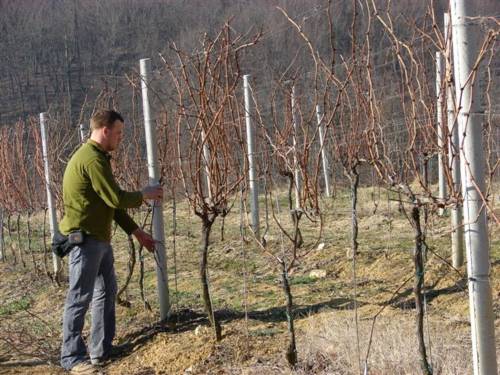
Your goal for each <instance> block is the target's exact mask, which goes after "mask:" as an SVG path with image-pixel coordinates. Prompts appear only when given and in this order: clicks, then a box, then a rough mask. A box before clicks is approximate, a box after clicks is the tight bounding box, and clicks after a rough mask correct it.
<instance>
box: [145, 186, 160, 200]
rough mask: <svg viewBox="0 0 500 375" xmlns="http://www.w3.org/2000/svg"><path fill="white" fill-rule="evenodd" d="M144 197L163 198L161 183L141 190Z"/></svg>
mask: <svg viewBox="0 0 500 375" xmlns="http://www.w3.org/2000/svg"><path fill="white" fill-rule="evenodd" d="M141 193H142V199H144V200H146V199H152V200H155V201H159V200H162V199H163V187H162V186H161V185H153V186H146V187H145V188H144V189H142V191H141Z"/></svg>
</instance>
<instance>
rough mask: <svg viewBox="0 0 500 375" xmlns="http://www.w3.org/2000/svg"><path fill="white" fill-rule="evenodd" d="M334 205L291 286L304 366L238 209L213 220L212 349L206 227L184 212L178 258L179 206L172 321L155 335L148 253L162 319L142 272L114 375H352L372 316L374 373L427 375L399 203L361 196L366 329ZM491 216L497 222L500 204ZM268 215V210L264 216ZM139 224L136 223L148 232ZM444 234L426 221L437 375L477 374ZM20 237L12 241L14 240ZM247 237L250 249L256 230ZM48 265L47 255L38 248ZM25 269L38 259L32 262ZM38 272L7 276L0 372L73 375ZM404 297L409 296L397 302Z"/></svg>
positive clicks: (267, 268) (272, 277) (59, 305)
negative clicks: (203, 241)
mask: <svg viewBox="0 0 500 375" xmlns="http://www.w3.org/2000/svg"><path fill="white" fill-rule="evenodd" d="M497 191H498V190H497ZM336 195H337V196H336V198H335V199H334V200H326V199H325V200H324V201H323V202H322V206H323V207H325V209H324V220H325V227H324V234H323V239H322V241H321V243H323V244H324V246H323V245H320V246H319V247H318V248H315V249H313V250H312V251H311V253H310V254H309V255H308V256H307V257H305V258H303V259H301V261H300V263H299V264H298V266H297V267H296V269H295V270H294V272H293V274H292V275H291V284H292V293H293V295H294V305H295V313H296V319H297V321H296V325H297V338H298V355H299V365H298V367H297V369H296V370H294V371H292V370H289V369H288V367H287V366H286V360H285V357H284V349H285V345H286V343H287V326H286V318H285V313H284V304H285V298H284V294H283V292H282V289H281V285H280V281H279V272H278V270H277V268H276V267H275V264H274V262H273V261H272V260H271V259H270V258H269V257H267V256H265V255H264V254H263V253H262V252H261V251H260V250H259V249H258V248H257V247H256V246H255V245H254V244H253V242H251V241H249V242H248V243H242V241H241V237H240V215H239V207H238V199H237V201H236V204H235V207H233V210H232V211H231V213H230V214H229V216H228V217H227V218H226V219H225V225H224V237H225V238H224V240H223V241H222V240H221V219H220V218H219V219H217V222H216V225H215V226H214V230H213V232H212V243H211V248H210V255H209V264H210V274H209V278H210V287H211V292H212V298H213V303H214V306H215V308H216V310H217V314H218V316H219V317H220V319H221V321H222V323H223V335H224V336H223V339H222V341H221V342H218V343H217V342H215V341H214V340H213V339H212V334H211V330H210V329H209V327H208V325H207V320H206V319H205V318H204V315H203V310H202V302H201V299H200V293H199V291H200V287H199V279H198V249H199V247H200V246H199V241H200V232H201V224H200V221H199V219H198V218H197V217H196V216H194V215H192V214H189V210H188V208H187V205H186V203H185V202H179V203H178V205H177V234H176V236H175V257H174V243H173V240H174V236H173V229H172V228H173V227H172V204H171V202H168V204H165V212H164V214H165V222H166V226H167V228H166V233H167V241H168V242H167V252H168V272H169V285H170V291H171V302H172V311H173V316H172V319H171V322H170V323H169V324H167V325H158V324H156V322H157V320H158V313H157V312H158V306H157V301H156V296H155V285H156V275H155V270H154V268H155V262H154V259H153V257H152V256H151V255H150V254H144V262H145V276H144V291H145V296H146V299H147V300H148V301H149V303H150V304H151V306H152V311H153V312H149V311H147V310H146V309H145V308H144V304H143V302H142V300H141V297H140V289H139V281H138V275H139V272H138V270H139V268H138V263H139V260H138V262H137V264H136V267H135V271H134V275H133V278H132V281H131V283H130V285H129V288H128V289H127V293H126V300H127V301H129V302H130V307H124V306H117V317H118V318H117V339H116V344H117V355H116V357H115V358H114V359H113V361H112V362H111V363H109V364H108V365H107V366H106V371H107V373H108V374H142V375H146V374H291V373H294V374H356V373H359V372H358V371H359V370H358V358H359V357H361V359H364V358H365V356H366V351H367V345H368V341H369V338H370V329H371V327H372V322H373V319H372V318H373V316H374V315H375V314H377V313H378V312H380V310H381V309H383V311H382V313H381V314H380V316H379V317H378V318H377V320H376V321H375V325H374V330H373V340H372V344H371V349H370V355H369V361H368V363H369V368H370V370H371V371H370V374H419V373H420V371H419V361H418V348H417V340H416V335H415V323H414V321H415V315H414V305H413V295H412V284H413V279H411V280H409V281H408V282H407V283H406V284H404V285H403V282H404V281H405V280H407V279H408V278H409V277H410V276H411V275H412V274H413V261H412V253H411V250H412V248H413V242H412V241H413V233H412V229H411V226H410V225H409V223H408V221H407V219H406V217H405V216H404V215H403V214H401V213H400V212H398V209H397V203H396V202H394V201H389V200H388V199H387V198H388V195H387V193H386V192H385V191H384V190H380V189H377V188H363V189H361V191H360V210H359V219H360V232H359V242H360V252H359V255H358V256H357V257H356V263H357V264H356V271H357V280H356V281H357V282H356V286H357V298H356V306H357V313H358V316H359V324H358V325H356V324H355V322H354V313H355V304H354V296H353V294H354V284H353V278H352V276H353V275H352V260H350V259H348V258H347V257H346V252H347V250H348V248H349V246H350V235H349V233H350V232H349V231H350V216H349V215H350V212H349V194H348V191H344V190H341V189H339V190H338V191H337V194H336ZM280 202H281V208H282V210H281V212H282V214H281V217H282V219H283V221H284V222H285V223H286V225H287V226H288V227H291V223H290V222H289V219H288V215H286V214H285V213H284V211H285V209H284V208H285V196H284V194H281V195H280ZM493 204H496V210H497V212H498V198H497V200H496V201H495V200H493ZM263 207H264V205H263V204H262V205H261V210H262V211H263ZM262 211H261V215H262V218H263V216H264V213H263V212H262ZM143 215H144V214H143V213H137V217H138V220H142V216H143ZM41 216H42V215H38V216H36V217H34V218H33V223H34V224H33V226H35V223H38V224H36V225H38V226H37V228H40V226H41V224H40V223H41V222H42V221H43V220H42V218H41ZM270 222H271V228H270V230H269V234H268V236H267V240H268V247H269V248H270V249H275V251H276V252H277V253H278V252H280V251H281V238H280V235H279V232H278V230H277V227H276V225H273V223H272V218H271V219H270ZM448 227H449V218H448V217H436V216H435V215H431V216H430V218H429V226H428V232H427V236H428V245H429V246H430V251H429V252H428V259H427V263H426V272H425V285H426V287H427V289H426V300H427V312H428V315H427V320H426V323H425V330H426V334H427V338H426V339H427V344H428V350H429V355H430V358H431V361H432V364H433V366H434V369H435V370H436V373H439V374H466V373H471V365H470V363H471V353H470V325H469V323H468V321H469V315H468V293H467V283H466V279H465V278H464V276H463V274H464V272H465V269H464V268H461V269H460V270H452V269H451V268H450V266H449V265H448V264H446V263H445V262H444V261H443V260H442V259H441V258H443V259H445V260H447V261H449V260H450V253H449V252H450V251H449V248H450V238H449V237H450V236H449V229H448ZM317 231H318V225H317V224H315V223H309V222H307V220H304V226H303V234H304V239H305V244H306V246H308V245H311V244H312V243H313V242H314V239H315V235H316V233H317ZM490 232H491V235H490V238H491V260H492V269H491V281H492V288H493V303H494V312H495V317H496V319H495V327H496V328H495V329H496V337H497V356H498V355H499V354H500V348H499V344H498V342H499V340H498V338H499V337H500V277H499V274H500V227H499V226H498V225H496V224H495V223H491V221H490ZM34 233H35V235H37V236H38V238H35V239H34V240H33V243H32V247H33V249H36V248H40V249H41V248H42V246H41V240H40V238H41V237H42V236H41V233H40V232H34ZM15 237H16V236H15V234H13V235H12V238H13V239H14V240H15ZM246 237H247V239H250V235H249V233H248V232H247V236H246ZM6 240H7V244H6V245H7V246H8V247H7V255H10V252H11V248H12V246H16V242H15V241H14V240H13V242H12V243H10V242H9V241H10V238H9V237H7V238H6ZM113 241H114V248H115V258H116V271H117V275H118V284H119V286H120V285H122V283H123V281H124V279H125V276H126V274H127V262H128V252H127V249H128V245H127V240H126V237H125V236H124V235H123V234H122V233H121V231H119V230H118V231H117V232H116V234H115V236H114V240H113ZM22 246H25V242H22ZM38 253H39V254H38V255H39V257H41V255H40V254H41V250H38ZM26 259H27V260H29V257H28V255H26ZM174 259H175V262H174ZM27 263H28V262H27ZM28 268H29V264H28V265H27V268H25V269H23V267H22V266H21V265H20V264H17V266H15V267H14V266H13V265H12V262H7V263H2V264H0V272H1V275H2V281H1V283H0V300H1V301H2V302H1V305H0V337H2V339H1V340H0V374H63V373H64V371H63V370H61V369H60V368H59V367H58V365H57V355H58V350H59V345H60V334H61V329H60V327H61V315H62V309H63V304H64V298H65V292H66V286H65V285H64V284H63V285H61V286H57V285H55V284H52V283H51V282H50V281H48V279H47V278H46V277H44V276H40V275H38V276H37V275H35V274H34V272H32V271H28ZM245 269H246V276H245ZM314 270H321V271H325V272H326V276H325V277H321V275H320V277H315V276H313V275H311V271H314ZM245 285H246V289H247V292H248V293H247V297H245V293H244V290H245ZM398 288H400V289H399V292H398V293H396V294H394V293H395V292H396V290H398ZM245 310H246V311H247V312H248V319H246V318H245ZM88 326H89V325H88V324H86V331H85V332H86V334H88ZM356 330H358V331H359V348H360V354H359V355H358V349H357V348H358V345H357V340H356V337H357V336H356ZM6 339H7V340H6ZM16 348H17V350H18V351H16V350H15V349H16ZM47 361H52V363H53V365H50V364H47Z"/></svg>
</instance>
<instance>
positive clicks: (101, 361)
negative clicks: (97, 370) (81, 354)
mask: <svg viewBox="0 0 500 375" xmlns="http://www.w3.org/2000/svg"><path fill="white" fill-rule="evenodd" d="M108 361H109V357H108V356H106V357H101V358H90V363H91V364H92V365H94V366H104V365H105V364H106V363H107V362H108Z"/></svg>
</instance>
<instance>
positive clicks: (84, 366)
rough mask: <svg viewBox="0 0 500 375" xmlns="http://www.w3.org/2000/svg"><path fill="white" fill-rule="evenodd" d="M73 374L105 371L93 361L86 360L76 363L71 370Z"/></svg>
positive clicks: (85, 374)
mask: <svg viewBox="0 0 500 375" xmlns="http://www.w3.org/2000/svg"><path fill="white" fill-rule="evenodd" d="M70 373H71V374H78V375H102V374H104V372H103V371H102V370H101V369H100V368H99V367H96V366H94V365H93V364H92V363H90V362H88V361H85V362H80V363H77V364H76V365H74V366H73V367H72V368H71V370H70Z"/></svg>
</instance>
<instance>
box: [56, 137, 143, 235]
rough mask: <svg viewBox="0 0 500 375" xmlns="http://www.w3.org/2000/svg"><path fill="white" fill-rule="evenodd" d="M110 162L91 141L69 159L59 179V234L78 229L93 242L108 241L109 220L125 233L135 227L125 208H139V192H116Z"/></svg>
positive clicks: (116, 186) (107, 156)
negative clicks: (62, 213) (61, 182)
mask: <svg viewBox="0 0 500 375" xmlns="http://www.w3.org/2000/svg"><path fill="white" fill-rule="evenodd" d="M110 159H111V156H110V155H109V154H108V153H107V152H105V151H104V150H103V149H102V148H101V147H100V146H99V144H98V143H96V142H94V141H92V140H88V141H87V143H85V144H83V145H82V146H81V147H80V148H79V149H78V150H77V151H76V152H75V153H74V154H73V156H72V157H71V159H70V161H69V163H68V165H67V167H66V170H65V172H64V178H63V201H64V217H63V219H62V220H61V223H60V224H59V230H60V232H61V233H63V234H68V233H69V232H72V231H74V230H77V229H81V230H83V231H84V232H85V233H87V234H88V235H90V236H92V237H94V238H95V239H98V240H101V241H110V240H111V225H112V221H113V220H115V221H116V223H117V224H118V225H119V226H120V227H121V228H122V229H123V230H124V231H125V232H127V234H131V233H132V232H133V231H134V230H135V229H136V228H137V224H136V223H135V222H134V220H133V219H132V218H131V217H130V216H129V215H128V214H127V212H126V210H125V209H126V208H132V207H139V206H140V205H141V203H142V193H141V192H140V191H136V192H127V191H123V190H121V189H120V187H119V186H118V184H117V183H116V181H115V179H114V177H113V172H112V170H111V163H110Z"/></svg>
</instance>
